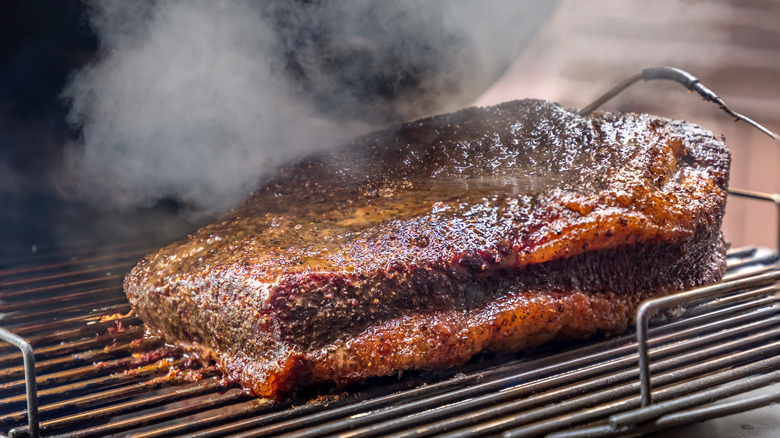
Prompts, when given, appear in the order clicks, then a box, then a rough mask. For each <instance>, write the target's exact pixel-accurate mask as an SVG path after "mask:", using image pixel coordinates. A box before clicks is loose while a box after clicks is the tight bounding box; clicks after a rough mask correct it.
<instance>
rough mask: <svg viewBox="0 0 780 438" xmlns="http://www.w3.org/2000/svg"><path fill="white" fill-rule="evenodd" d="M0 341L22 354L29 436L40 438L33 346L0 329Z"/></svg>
mask: <svg viewBox="0 0 780 438" xmlns="http://www.w3.org/2000/svg"><path fill="white" fill-rule="evenodd" d="M0 339H2V340H4V341H6V342H8V343H9V344H11V345H13V346H15V347H16V348H18V349H19V350H21V352H22V358H23V359H24V386H25V390H26V393H27V424H28V427H29V429H30V430H29V434H30V436H31V437H33V438H38V437H40V435H41V432H40V419H39V418H38V384H37V381H36V378H35V354H34V353H33V349H32V346H31V345H30V343H29V342H27V341H26V340H25V339H24V338H22V337H20V336H18V335H16V334H14V333H12V332H10V331H8V330H6V329H5V328H3V327H0Z"/></svg>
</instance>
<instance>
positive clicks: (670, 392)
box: [0, 191, 780, 437]
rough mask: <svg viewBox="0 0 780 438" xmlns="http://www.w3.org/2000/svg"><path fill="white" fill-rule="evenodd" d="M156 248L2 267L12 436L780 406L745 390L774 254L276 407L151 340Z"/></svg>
mask: <svg viewBox="0 0 780 438" xmlns="http://www.w3.org/2000/svg"><path fill="white" fill-rule="evenodd" d="M732 194H733V195H736V196H745V197H750V198H753V199H761V200H765V201H771V202H774V203H775V205H777V206H778V209H780V196H778V195H764V194H760V193H754V192H746V191H734V192H733V193H732ZM778 235H779V236H780V233H779V234H778ZM153 248H154V246H153V245H149V244H148V243H144V244H141V243H130V244H125V245H118V246H115V247H112V248H107V249H105V251H104V252H103V253H102V254H100V255H90V256H86V255H84V254H78V253H71V254H61V253H50V254H39V255H36V256H34V257H29V258H27V259H21V258H14V259H12V260H0V324H1V325H2V326H3V327H2V328H0V338H2V339H4V340H6V341H8V342H9V344H3V345H0V430H3V431H7V435H5V436H10V437H25V436H39V435H42V436H74V437H87V436H110V435H117V436H124V435H130V436H138V437H159V436H181V435H188V436H197V437H215V436H272V435H279V436H299V437H306V436H344V437H374V436H381V435H391V434H392V435H393V436H400V437H411V436H415V437H417V436H448V437H463V436H479V435H499V434H500V435H504V436H512V437H514V436H518V437H520V436H523V437H525V436H543V435H549V436H555V437H591V436H593V437H595V436H626V435H639V434H643V433H646V432H649V431H653V430H658V429H663V428H667V427H672V426H675V425H680V424H687V423H691V422H696V421H702V420H704V419H708V418H713V417H717V416H722V415H728V414H731V413H735V412H740V411H743V410H748V409H753V408H756V407H758V406H763V405H767V404H771V403H775V402H778V401H780V391H771V392H769V393H762V394H759V395H754V396H751V397H748V398H744V397H743V398H741V399H738V400H733V399H731V398H730V397H733V396H734V395H737V394H743V393H748V395H750V394H751V391H754V390H755V389H757V388H766V387H767V386H769V385H773V384H776V383H777V382H778V381H780V317H779V316H778V312H779V308H778V283H777V282H778V281H780V270H778V269H777V266H776V262H777V251H775V250H769V249H758V248H742V249H735V250H732V251H730V252H729V257H728V262H729V271H728V273H727V275H726V278H725V279H724V280H723V281H722V282H721V283H718V284H716V285H713V286H708V287H704V288H699V289H696V290H692V291H688V292H684V293H680V294H676V295H673V296H669V297H664V298H659V299H655V300H651V301H648V302H646V303H644V304H643V305H642V307H641V308H640V309H639V312H638V316H637V330H636V332H635V333H629V334H627V335H624V336H621V337H616V338H610V339H596V340H593V341H591V342H587V343H581V344H574V345H561V344H559V345H553V346H548V347H546V348H544V349H540V350H537V351H535V352H533V353H527V354H524V355H519V356H509V357H508V356H482V357H480V358H477V359H475V360H474V361H472V362H470V363H469V364H467V365H465V366H463V367H459V368H456V369H452V370H445V371H441V372H436V373H406V374H405V375H404V376H403V377H392V378H378V379H371V380H369V381H367V382H365V383H364V384H361V385H356V386H354V387H352V388H349V389H348V391H346V392H344V393H339V394H331V395H327V396H322V395H320V396H317V395H316V394H311V397H309V398H306V397H305V396H302V398H299V399H296V400H292V401H288V402H284V403H271V402H269V401H268V400H265V399H261V398H255V397H252V396H249V395H248V394H246V393H245V392H244V391H242V390H241V388H239V387H237V386H235V385H230V384H226V383H224V382H222V381H221V379H220V375H219V373H218V372H217V371H216V370H215V369H214V367H213V366H211V365H209V364H204V363H201V362H200V361H197V360H193V359H192V358H189V357H187V355H186V354H184V353H183V352H181V351H177V350H176V349H175V348H172V347H166V346H164V345H163V344H162V342H161V341H160V340H158V339H154V338H144V337H143V333H144V328H143V324H142V323H141V321H140V320H139V319H138V318H137V317H135V316H134V315H132V313H131V312H130V305H129V304H128V303H127V301H126V299H125V297H124V294H123V293H122V290H121V281H122V278H123V276H124V274H125V273H126V272H127V271H128V270H129V269H130V268H131V267H132V266H133V265H134V264H135V262H136V261H137V259H138V258H139V257H141V256H142V255H143V254H144V253H146V252H148V251H149V250H151V249H153ZM654 315H655V316H654Z"/></svg>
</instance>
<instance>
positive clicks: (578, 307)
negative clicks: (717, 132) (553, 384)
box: [125, 100, 730, 396]
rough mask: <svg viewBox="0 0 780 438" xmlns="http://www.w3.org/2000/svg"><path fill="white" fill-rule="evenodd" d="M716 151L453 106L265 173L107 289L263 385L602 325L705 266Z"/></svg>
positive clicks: (716, 215)
mask: <svg viewBox="0 0 780 438" xmlns="http://www.w3.org/2000/svg"><path fill="white" fill-rule="evenodd" d="M729 162H730V156H729V153H728V151H727V150H726V148H725V146H724V144H723V142H722V140H721V139H719V138H717V137H716V136H714V135H713V134H712V133H711V132H709V131H706V130H704V129H702V128H700V127H698V126H695V125H693V124H691V123H687V122H682V121H673V120H668V119H663V118H659V117H654V116H650V115H639V114H617V113H603V114H598V115H595V116H590V117H581V116H579V115H577V114H576V113H573V112H570V111H567V110H565V109H563V108H562V107H560V106H558V105H555V104H551V103H548V102H544V101H536V100H525V101H515V102H508V103H505V104H502V105H498V106H494V107H488V108H469V109H465V110H462V111H459V112H456V113H452V114H447V115H442V116H436V117H431V118H428V119H423V120H419V121H416V122H412V123H407V124H403V125H401V126H398V127H395V128H393V129H389V130H385V131H381V132H377V133H374V134H371V135H368V136H365V137H362V138H359V139H357V140H355V141H353V142H352V143H351V144H349V145H347V146H346V147H344V148H343V149H341V150H339V151H336V152H329V153H321V154H318V155H314V156H311V157H309V158H307V159H305V160H303V161H300V162H298V163H295V164H292V165H290V166H288V167H286V168H284V169H282V170H281V171H280V172H279V174H278V175H277V176H276V177H275V178H274V179H273V180H271V181H270V182H269V183H267V184H265V185H264V186H262V187H261V188H259V189H258V190H257V191H256V192H254V193H253V194H252V195H250V196H249V197H248V198H247V199H246V200H245V201H244V202H243V203H242V204H241V205H240V206H239V207H237V208H236V209H234V210H233V211H231V212H229V213H227V214H226V215H225V216H224V217H223V218H221V219H220V220H219V221H217V222H216V223H213V224H211V225H208V226H205V227H203V228H201V229H200V230H198V231H197V232H195V233H194V234H192V235H191V236H189V237H188V238H187V239H185V240H183V241H180V242H177V243H174V244H172V245H169V246H167V247H165V248H163V249H161V250H159V251H157V252H155V253H153V254H150V255H147V256H146V257H145V258H144V259H143V260H141V261H140V263H139V264H138V265H137V266H136V267H135V268H134V269H133V270H132V272H131V273H130V274H129V275H128V276H127V278H126V279H125V291H126V293H127V296H128V298H129V300H130V302H131V303H132V305H133V308H134V309H135V311H136V312H137V314H138V315H139V316H140V317H141V318H142V319H143V320H144V322H145V323H146V325H147V327H148V328H149V329H150V330H151V331H152V332H154V333H157V334H160V335H162V336H164V337H165V338H166V339H168V340H169V341H170V342H174V343H179V344H184V345H186V346H188V347H190V348H192V349H193V350H195V351H197V352H199V353H200V354H202V355H205V356H208V357H213V358H214V359H216V360H217V362H218V363H219V364H220V366H221V367H222V369H223V370H224V372H225V373H226V375H227V376H229V377H230V378H231V379H233V380H235V381H238V382H240V383H241V384H242V385H244V386H245V387H247V388H250V389H251V390H252V391H253V392H254V393H255V394H257V395H262V396H277V395H278V394H280V393H284V392H288V391H292V390H295V389H296V388H299V387H300V386H302V385H306V384H311V383H317V382H332V383H335V384H336V385H345V384H348V383H350V382H354V381H357V380H360V379H363V378H365V377H369V376H376V375H388V374H393V373H397V372H398V371H399V370H404V369H433V368H440V367H449V366H454V365H458V364H461V363H464V362H465V361H467V360H468V359H469V358H470V357H472V356H473V355H474V354H476V353H478V352H481V351H517V350H518V349H522V348H526V347H530V346H536V345H539V344H541V343H543V342H545V341H548V340H551V339H579V338H584V337H587V336H590V335H592V334H593V333H595V332H604V333H616V332H620V331H622V330H625V328H626V326H627V324H629V323H630V320H631V318H632V316H633V313H634V311H635V308H636V306H637V305H638V303H639V302H640V301H641V300H643V299H645V298H647V297H651V296H658V295H662V294H667V293H670V292H673V291H678V290H681V289H684V288H689V287H693V286H698V285H702V284H705V283H709V282H713V281H717V280H718V279H719V278H720V277H721V276H722V274H723V270H724V260H725V249H724V243H723V237H722V234H721V231H720V225H721V220H722V216H723V212H724V206H725V199H726V189H727V184H728V172H729Z"/></svg>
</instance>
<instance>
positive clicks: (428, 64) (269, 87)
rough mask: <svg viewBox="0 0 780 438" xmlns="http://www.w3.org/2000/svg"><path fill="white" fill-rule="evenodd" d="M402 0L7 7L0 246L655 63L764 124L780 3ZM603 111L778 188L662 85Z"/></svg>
mask: <svg viewBox="0 0 780 438" xmlns="http://www.w3.org/2000/svg"><path fill="white" fill-rule="evenodd" d="M417 3H418V2H411V1H402V0H398V1H394V2H382V5H384V6H376V5H374V6H360V5H361V4H362V2H352V1H336V2H319V1H303V0H301V1H297V2H295V1H293V2H281V1H267V2H254V3H253V2H232V3H223V2H177V1H169V2H121V1H105V2H82V1H77V0H61V1H53V0H33V1H6V2H3V3H2V5H0V8H1V9H2V11H0V203H1V204H0V207H1V208H0V221H2V223H0V225H2V226H0V249H1V250H3V251H5V252H10V253H19V252H21V253H25V252H29V251H31V250H34V249H38V248H40V247H47V246H56V245H58V244H60V243H62V242H64V241H67V242H68V243H70V244H73V243H76V242H82V243H83V244H85V245H89V244H95V245H99V244H102V243H105V242H110V241H112V240H115V239H119V238H123V239H124V238H137V239H151V240H159V239H161V238H162V239H165V238H167V237H168V236H171V237H175V236H177V235H181V234H182V233H186V232H187V231H189V230H191V229H192V228H193V227H195V226H197V225H199V224H201V223H204V222H206V221H208V220H211V219H213V218H214V217H216V216H217V215H218V214H220V213H221V212H222V211H224V210H225V209H227V208H229V207H230V206H231V205H234V204H235V203H236V202H238V201H239V200H240V199H241V198H242V197H243V196H245V195H246V194H247V193H248V192H249V191H251V189H252V188H253V187H255V186H256V185H257V184H258V183H259V182H260V181H262V179H263V178H264V177H265V176H266V175H268V174H269V173H272V172H273V170H274V169H275V168H276V167H278V166H279V165H281V164H283V163H284V162H286V161H289V160H292V159H295V158H297V157H298V156H300V155H302V154H305V153H308V152H310V151H316V150H321V149H324V148H327V147H331V146H332V145H336V144H339V143H341V142H343V141H346V140H347V139H349V138H351V137H353V136H355V135H359V134H362V133H365V132H368V131H370V130H372V129H376V128H380V127H383V126H386V125H387V124H390V123H394V122H398V121H403V120H409V119H413V118H415V117H419V116H424V115H429V114H434V113H437V112H444V111H450V110H453V109H456V108H459V107H463V106H466V105H469V104H477V105H489V104H494V103H498V102H502V101H506V100H511V99H519V98H526V97H534V98H542V99H547V100H551V101H555V102H559V103H561V104H563V105H565V106H568V107H572V108H580V107H583V106H585V105H586V104H588V103H590V102H591V101H592V100H593V99H595V98H596V97H597V96H599V95H600V94H601V93H603V92H604V91H606V90H608V89H609V88H611V87H612V86H614V85H615V84H617V83H618V82H620V81H622V80H623V79H625V78H626V77H628V76H629V75H632V74H634V73H636V72H639V71H641V69H643V68H646V67H651V66H660V65H671V66H676V67H679V68H682V69H685V70H687V71H690V72H691V73H693V74H695V75H696V76H698V77H699V78H700V79H701V80H702V82H703V83H704V84H706V85H707V86H709V87H710V88H711V89H713V90H714V91H715V92H717V93H718V94H719V95H720V96H721V97H723V98H724V100H725V101H726V102H727V103H728V104H729V105H730V106H731V107H732V108H733V109H735V110H736V111H739V112H742V113H744V114H746V115H748V116H749V117H752V118H754V119H755V120H757V121H758V122H760V123H762V124H764V125H765V126H767V127H768V128H770V129H773V130H775V131H780V27H778V25H777V23H779V22H780V2H777V1H758V0H744V1H737V0H733V1H731V0H717V1H696V0H659V1H654V2H622V1H618V0H594V1H589V2H577V1H568V0H560V1H558V2H548V1H531V0H527V1H525V2H511V1H492V2H487V3H481V4H480V5H477V6H473V5H470V2H443V1H434V2H426V4H427V3H430V5H429V6H427V7H425V8H424V9H422V10H420V9H418V6H417ZM247 35H249V36H247ZM603 109H608V110H620V111H638V112H649V113H654V114H658V115H662V116H666V117H673V118H681V119H687V120H692V121H694V122H697V123H699V124H701V125H703V126H705V127H707V128H709V129H711V130H712V131H714V132H715V133H716V134H723V135H725V136H726V139H727V142H728V144H729V145H730V147H731V150H732V152H733V157H734V159H733V166H732V180H731V181H732V186H733V187H739V188H744V189H751V190H757V191H764V192H778V191H780V175H778V172H777V171H776V165H777V163H778V162H779V160H780V150H779V149H780V148H778V146H777V145H775V144H774V143H773V142H772V141H771V140H770V139H769V138H768V137H766V136H764V135H763V134H761V133H759V132H758V131H756V130H755V129H753V128H751V127H749V126H748V125H746V124H744V123H734V122H733V120H732V119H731V118H729V117H728V116H727V115H726V114H725V113H723V112H721V111H720V110H719V109H718V108H717V107H716V106H715V105H713V104H710V103H706V102H704V101H702V100H701V98H699V97H698V96H697V95H692V94H689V93H688V92H687V91H686V90H685V89H684V88H683V87H682V86H680V85H679V84H676V83H663V82H658V81H656V82H650V83H638V84H636V85H634V86H633V87H631V88H630V89H628V90H627V91H625V92H624V93H623V94H621V95H620V96H618V97H617V98H616V99H614V100H612V101H610V102H608V103H607V104H606V105H605V106H604V107H603ZM776 216H777V212H776V211H775V210H774V208H773V207H772V206H768V205H761V204H759V203H757V202H755V201H745V200H741V199H733V200H731V201H730V202H729V206H728V209H727V219H726V234H727V238H728V239H729V240H730V241H731V242H732V243H733V245H735V246H742V245H747V244H757V245H764V246H773V245H774V244H775V243H774V242H775V241H776V236H777V230H776V226H775V225H774V224H775V221H776ZM118 230H121V232H119V231H118Z"/></svg>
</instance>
